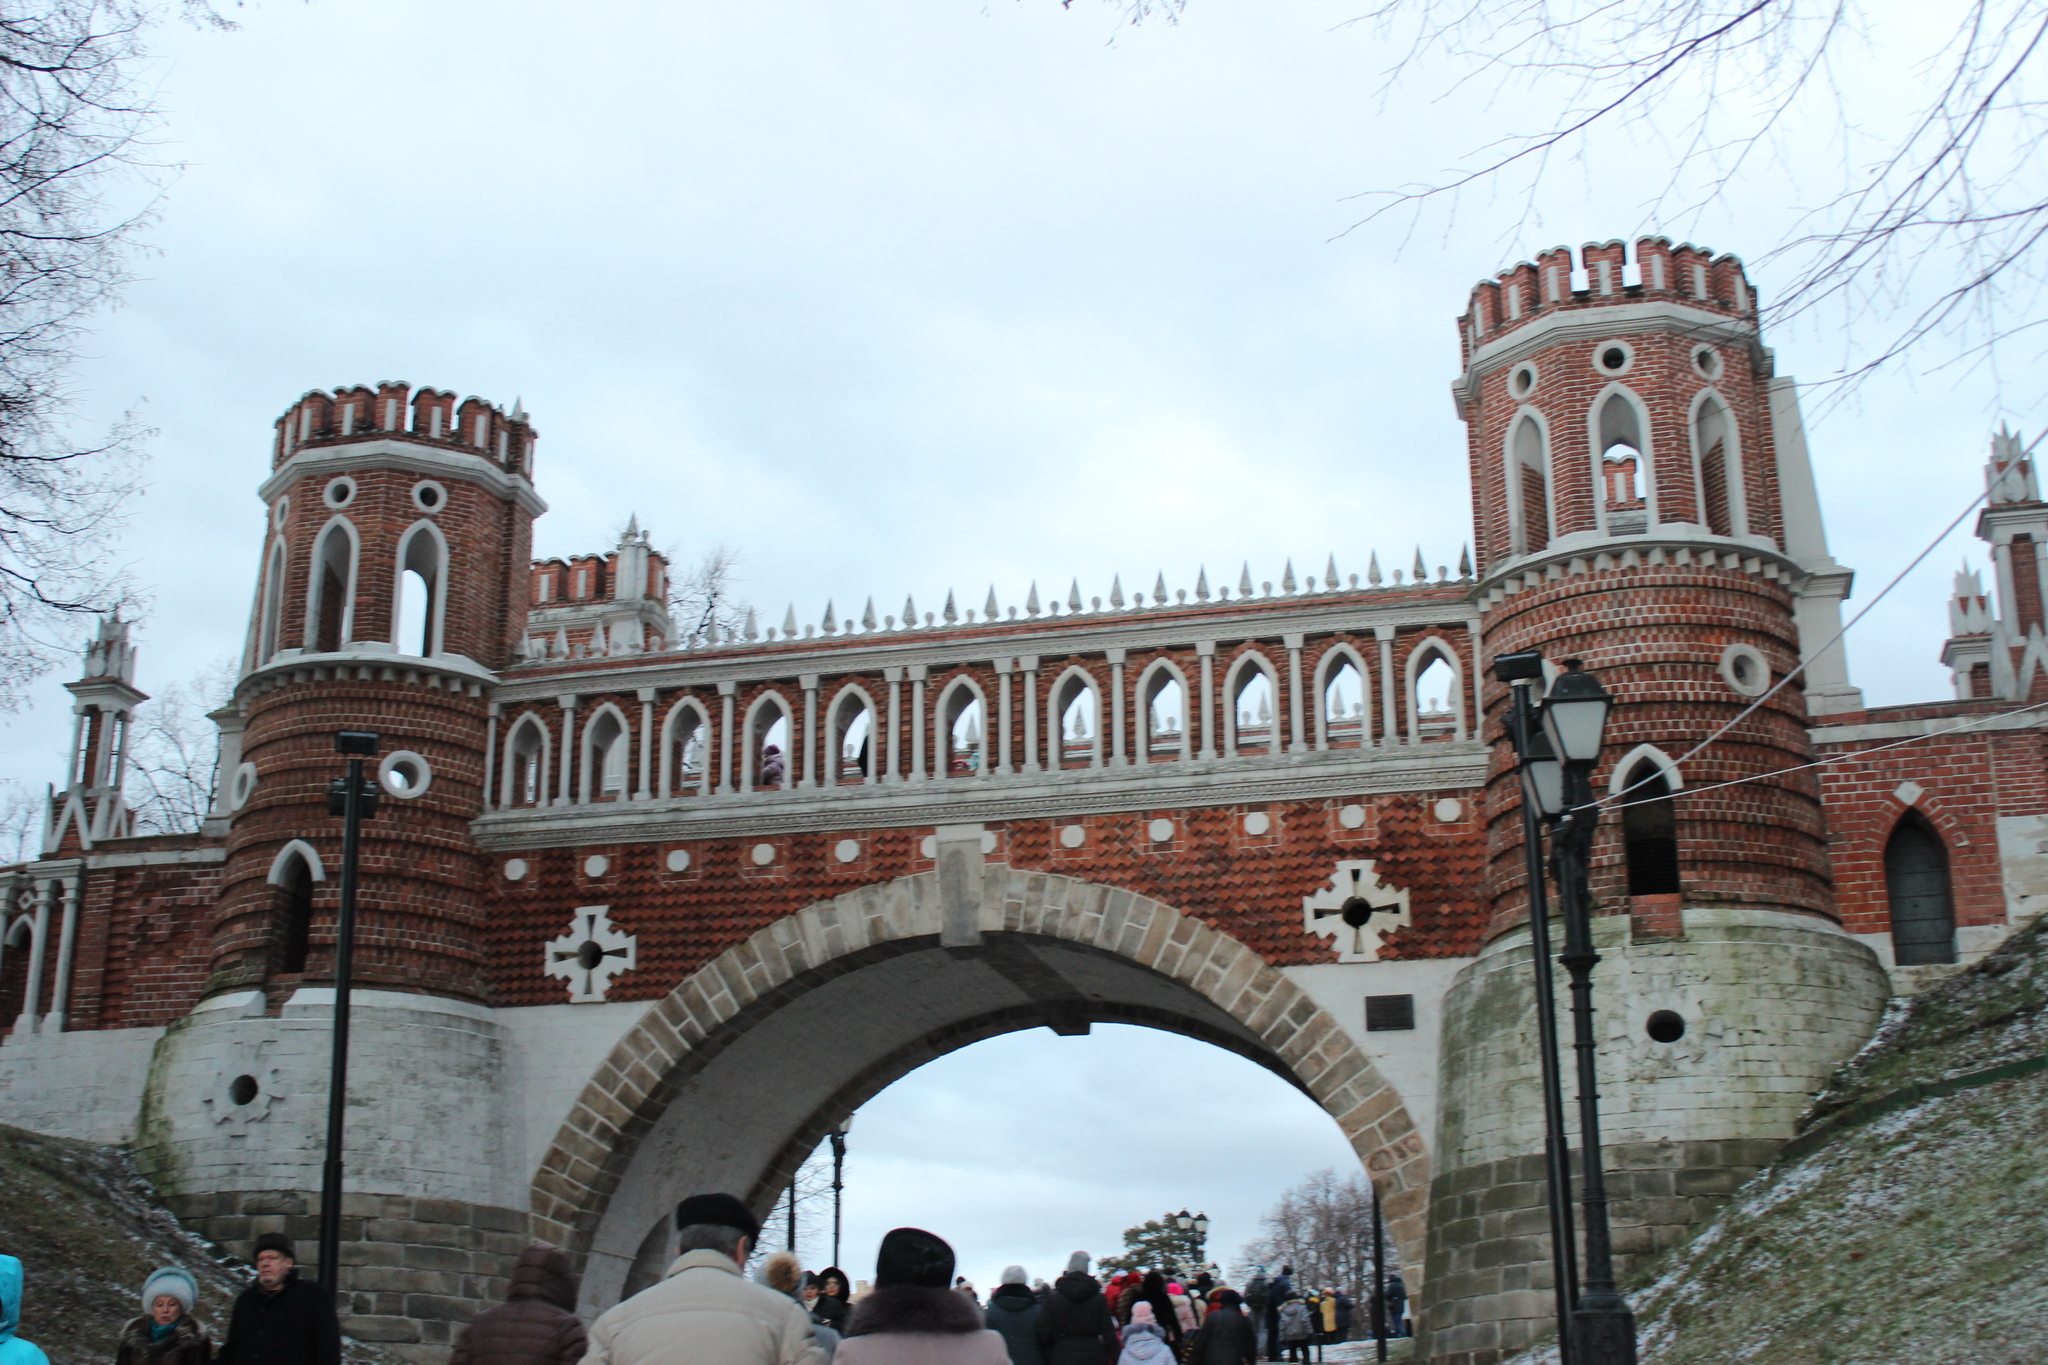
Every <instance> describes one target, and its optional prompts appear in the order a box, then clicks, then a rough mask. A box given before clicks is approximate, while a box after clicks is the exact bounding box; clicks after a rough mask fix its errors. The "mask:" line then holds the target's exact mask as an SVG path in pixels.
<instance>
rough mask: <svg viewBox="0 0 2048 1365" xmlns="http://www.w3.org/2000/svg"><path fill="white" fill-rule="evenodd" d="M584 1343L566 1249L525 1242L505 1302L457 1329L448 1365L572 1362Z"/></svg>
mask: <svg viewBox="0 0 2048 1365" xmlns="http://www.w3.org/2000/svg"><path fill="white" fill-rule="evenodd" d="M589 1348H590V1337H589V1335H588V1333H586V1332H585V1331H584V1329H583V1319H581V1318H579V1317H577V1316H576V1272H575V1270H574V1269H573V1268H571V1266H570V1264H569V1255H568V1253H567V1252H565V1251H563V1250H562V1249H561V1248H560V1247H558V1246H554V1245H552V1244H551V1243H548V1242H530V1243H528V1244H527V1247H526V1250H524V1251H522V1252H520V1253H519V1260H518V1263H517V1264H515V1265H514V1266H513V1267H512V1287H511V1289H510V1291H509V1292H507V1294H506V1295H505V1302H503V1303H501V1304H499V1305H498V1306H497V1307H496V1308H492V1309H488V1310H486V1311H485V1312H483V1313H480V1314H478V1315H477V1317H476V1319H475V1321H473V1322H471V1323H470V1324H469V1326H467V1327H465V1328H463V1329H462V1333H461V1335H460V1336H458V1337H456V1338H455V1352H454V1354H452V1355H450V1356H449V1357H448V1365H577V1362H578V1361H580V1360H582V1359H583V1353H584V1352H585V1351H586V1350H588V1349H589Z"/></svg>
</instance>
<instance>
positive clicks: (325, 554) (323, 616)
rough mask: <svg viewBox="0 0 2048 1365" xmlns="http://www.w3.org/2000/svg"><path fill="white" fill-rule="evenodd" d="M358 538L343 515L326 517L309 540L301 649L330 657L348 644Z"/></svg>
mask: <svg viewBox="0 0 2048 1365" xmlns="http://www.w3.org/2000/svg"><path fill="white" fill-rule="evenodd" d="M361 557H362V538H361V537H360V536H359V535H358V534H357V533H356V526H355V523H354V522H352V521H350V520H349V519H348V518H347V517H344V516H338V515H337V516H333V517H329V518H328V520H327V524H326V525H325V526H323V527H321V528H320V534H319V535H317V536H315V537H314V538H313V558H312V561H311V563H310V565H309V566H308V570H307V574H306V634H305V641H304V643H305V649H306V652H307V653H309V654H333V653H335V652H337V651H339V650H340V649H341V647H342V646H343V645H345V644H347V643H348V642H349V640H350V639H351V638H352V637H353V635H354V632H355V624H356V567H357V565H358V563H359V562H360V560H361Z"/></svg>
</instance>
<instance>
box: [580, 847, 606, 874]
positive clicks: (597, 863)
mask: <svg viewBox="0 0 2048 1365" xmlns="http://www.w3.org/2000/svg"><path fill="white" fill-rule="evenodd" d="M611 870H612V860H611V859H610V858H607V857H605V856H604V854H602V853H593V854H591V855H590V856H589V857H588V858H585V859H584V860H583V875H584V876H586V877H602V876H603V875H604V874H605V873H607V872H609V871H611Z"/></svg>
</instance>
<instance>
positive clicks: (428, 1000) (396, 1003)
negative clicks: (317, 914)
mask: <svg viewBox="0 0 2048 1365" xmlns="http://www.w3.org/2000/svg"><path fill="white" fill-rule="evenodd" d="M348 998H349V1011H350V1013H354V1012H355V1011H356V1010H409V1011H411V1012H412V1013H415V1014H452V1015H455V1016H457V1017H458V1018H463V1019H474V1020H476V1021H477V1022H479V1023H485V1024H489V1023H494V1022H495V1021H496V1020H497V1017H498V1015H497V1011H496V1010H494V1009H492V1008H491V1007H490V1006H489V1005H479V1004H476V1003H475V1002H473V1001H469V1000H456V999H453V998H451V997H449V996H445V995H418V994H415V993H413V992H411V991H379V990H351V991H350V992H349V993H348ZM284 1007H285V1011H286V1012H287V1013H292V1012H307V1011H312V1010H332V1009H333V1008H334V987H332V986H301V987H299V988H298V989H297V990H295V991H293V992H292V996H291V999H289V1000H287V1001H285V1005H284Z"/></svg>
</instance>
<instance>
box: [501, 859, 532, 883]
mask: <svg viewBox="0 0 2048 1365" xmlns="http://www.w3.org/2000/svg"><path fill="white" fill-rule="evenodd" d="M526 872H527V868H526V859H524V858H507V859H506V860H505V880H506V881H508V882H523V881H525V880H526Z"/></svg>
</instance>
